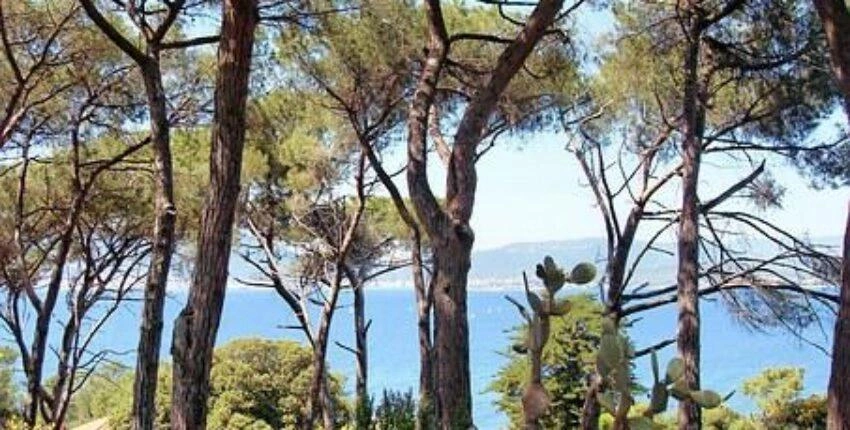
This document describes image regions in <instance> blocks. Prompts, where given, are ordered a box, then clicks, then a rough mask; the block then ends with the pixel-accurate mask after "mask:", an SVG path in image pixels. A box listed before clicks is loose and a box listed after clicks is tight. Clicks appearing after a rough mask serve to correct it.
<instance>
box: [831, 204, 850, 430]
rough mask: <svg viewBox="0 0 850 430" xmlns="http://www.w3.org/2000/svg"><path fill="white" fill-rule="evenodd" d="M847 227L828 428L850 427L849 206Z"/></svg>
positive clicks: (833, 356) (833, 352) (842, 261)
mask: <svg viewBox="0 0 850 430" xmlns="http://www.w3.org/2000/svg"><path fill="white" fill-rule="evenodd" d="M847 215H848V217H847V224H846V226H845V229H844V252H843V255H842V260H841V296H840V301H841V303H840V305H839V309H838V317H837V318H836V320H835V333H834V336H833V345H832V368H831V373H830V376H829V389H828V392H827V420H826V424H827V428H828V429H829V430H848V429H850V207H848V213H847Z"/></svg>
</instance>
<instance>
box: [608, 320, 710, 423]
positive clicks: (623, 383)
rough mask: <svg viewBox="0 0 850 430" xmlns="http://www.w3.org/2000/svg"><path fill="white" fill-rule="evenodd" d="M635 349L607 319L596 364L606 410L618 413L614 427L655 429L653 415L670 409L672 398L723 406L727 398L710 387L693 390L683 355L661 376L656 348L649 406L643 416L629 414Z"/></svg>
mask: <svg viewBox="0 0 850 430" xmlns="http://www.w3.org/2000/svg"><path fill="white" fill-rule="evenodd" d="M633 356H634V351H633V350H632V347H631V345H630V344H629V342H628V339H627V338H626V337H625V336H624V335H622V334H621V333H620V332H619V330H618V329H617V327H616V325H615V323H614V322H613V321H612V320H606V321H605V322H604V323H603V325H602V338H601V340H600V343H599V351H598V352H597V356H596V367H597V371H598V372H599V375H600V376H601V377H602V380H603V387H605V389H604V390H603V391H601V392H600V393H599V394H598V396H597V400H598V402H599V404H600V405H601V406H602V408H603V409H604V410H606V411H607V412H609V413H611V414H612V415H613V416H614V421H615V423H614V428H617V429H620V428H629V429H653V428H655V424H654V423H653V420H652V418H653V417H654V416H655V415H657V414H660V413H663V412H664V411H666V410H667V405H668V403H669V400H670V398H671V397H672V398H674V399H676V400H679V401H681V400H693V401H694V402H695V403H697V404H698V405H700V406H701V407H703V408H706V409H711V408H715V407H717V406H720V404H721V403H723V398H721V397H720V395H719V394H717V393H716V392H714V391H710V390H690V389H689V388H688V385H687V383H686V382H685V363H684V361H682V359H681V358H674V359H672V360H670V362H668V363H667V368H666V369H665V373H664V377H663V378H662V377H661V374H660V371H659V367H658V357H657V356H656V354H655V351H653V352H652V356H651V359H652V376H653V383H652V390H651V395H650V401H649V407H648V408H647V409H646V410H645V411H644V412H643V414H642V415H641V416H637V417H635V416H632V417H629V410H630V409H631V407H632V406H633V405H634V398H633V397H632V393H631V388H632V373H631V364H630V362H631V359H632V358H633Z"/></svg>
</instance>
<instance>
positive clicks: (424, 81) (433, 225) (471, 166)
mask: <svg viewBox="0 0 850 430" xmlns="http://www.w3.org/2000/svg"><path fill="white" fill-rule="evenodd" d="M563 3H564V2H563V0H542V1H540V2H539V3H538V4H537V6H536V7H535V8H534V10H533V11H532V12H531V14H530V15H529V16H528V19H527V21H526V24H525V26H524V27H523V28H522V29H521V30H520V32H519V33H518V34H517V36H516V37H515V38H514V40H512V41H511V42H510V43H509V44H507V46H506V47H505V48H504V50H503V51H502V52H501V54H500V55H499V58H498V60H497V62H496V64H495V66H494V67H493V68H492V71H491V72H490V74H489V76H488V77H487V80H486V82H484V83H483V85H482V86H481V87H480V88H479V89H478V91H477V92H476V94H475V96H474V97H473V98H472V100H470V102H469V103H468V104H467V106H466V109H465V110H464V112H463V115H462V117H461V120H460V122H459V124H458V127H457V131H456V133H455V137H454V141H453V144H454V146H453V148H452V150H451V156H450V157H449V160H448V176H447V178H446V199H445V201H446V203H445V205H441V204H440V203H439V202H438V201H437V198H436V197H435V196H434V193H433V191H432V190H431V186H430V184H429V182H428V175H427V147H428V144H427V135H428V117H429V114H430V111H431V106H432V104H433V102H434V95H435V92H436V88H437V82H438V81H439V78H440V73H441V70H442V66H443V64H444V63H445V61H446V58H447V53H448V40H449V37H448V34H447V30H446V26H445V22H444V20H443V14H442V9H441V5H440V2H439V0H428V1H426V3H425V5H426V11H427V18H428V32H429V38H428V50H427V58H426V59H425V61H424V67H423V69H422V72H421V74H420V76H419V80H418V83H417V86H416V90H415V92H414V94H413V100H412V102H411V104H410V110H409V115H408V143H407V144H408V147H407V155H408V157H407V185H408V189H409V191H410V197H411V200H412V202H413V206H414V208H415V210H416V215H417V216H418V218H419V221H420V222H421V223H422V224H423V225H424V227H425V232H426V233H427V234H428V237H429V238H430V239H431V249H432V250H433V258H434V273H433V277H432V283H431V287H432V293H433V295H434V357H435V360H434V364H435V369H433V370H434V372H435V375H434V377H435V378H434V380H435V381H436V382H435V388H436V390H435V391H436V394H437V409H438V410H439V418H440V427H441V428H444V429H467V428H469V427H471V426H472V425H473V423H472V396H471V394H472V393H471V386H470V376H469V329H468V322H467V311H466V286H467V275H468V272H469V267H470V262H471V253H472V244H473V241H474V235H473V232H472V229H471V228H470V226H469V220H470V218H471V217H472V209H473V206H474V202H475V190H476V185H477V174H476V170H475V162H476V159H477V156H476V149H477V147H478V144H479V143H480V142H481V138H482V136H483V134H484V132H485V129H486V128H487V126H488V124H489V121H490V117H491V116H492V113H493V111H494V109H495V107H496V105H497V103H498V101H499V98H500V97H501V95H502V93H503V92H504V91H505V88H507V86H508V84H509V83H510V81H511V80H512V79H513V77H514V76H515V75H516V74H517V72H519V70H520V69H521V68H522V66H523V64H524V63H525V60H526V58H528V56H529V54H531V52H532V51H533V50H534V48H535V46H536V45H537V43H538V42H539V41H540V39H541V38H542V37H543V36H544V34H545V32H546V30H547V29H548V28H549V27H550V26H551V25H552V23H553V22H554V20H555V18H556V17H557V16H558V12H559V11H560V10H561V7H562V6H563Z"/></svg>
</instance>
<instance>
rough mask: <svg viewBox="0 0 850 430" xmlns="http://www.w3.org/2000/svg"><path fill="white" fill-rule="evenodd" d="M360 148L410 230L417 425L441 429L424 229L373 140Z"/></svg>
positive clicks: (425, 429)
mask: <svg viewBox="0 0 850 430" xmlns="http://www.w3.org/2000/svg"><path fill="white" fill-rule="evenodd" d="M360 147H361V149H362V151H363V153H364V154H365V155H366V158H367V159H368V160H369V164H370V165H371V166H372V168H373V169H374V170H375V174H376V175H377V176H378V179H379V180H380V181H381V184H383V185H384V187H385V188H386V189H387V192H388V193H389V194H390V197H391V198H392V201H393V204H394V205H395V207H396V211H397V212H398V214H399V216H400V217H401V219H402V220H403V221H404V223H405V224H406V225H407V227H408V229H409V230H410V247H411V248H410V262H411V270H412V275H413V289H414V292H415V293H416V325H417V328H418V333H419V407H418V408H417V411H416V428H417V429H418V430H431V429H436V428H437V420H436V417H437V405H436V396H435V393H434V376H435V375H434V370H433V367H434V364H433V361H434V348H433V346H432V344H433V342H432V339H433V336H432V333H431V310H432V308H433V303H434V296H433V288H431V287H429V286H426V284H425V273H424V270H423V265H424V262H423V260H422V232H421V229H420V226H419V224H417V223H416V219H415V218H414V217H413V214H412V213H411V212H410V210H409V209H408V208H407V204H406V203H405V202H404V198H402V196H401V193H400V192H399V190H398V187H397V186H396V185H395V182H393V180H392V177H390V175H389V174H387V172H386V170H384V167H383V165H382V164H381V161H380V160H379V159H378V156H377V155H376V154H375V150H374V148H373V147H372V145H371V143H370V142H369V141H368V140H366V139H364V138H362V137H361V139H360Z"/></svg>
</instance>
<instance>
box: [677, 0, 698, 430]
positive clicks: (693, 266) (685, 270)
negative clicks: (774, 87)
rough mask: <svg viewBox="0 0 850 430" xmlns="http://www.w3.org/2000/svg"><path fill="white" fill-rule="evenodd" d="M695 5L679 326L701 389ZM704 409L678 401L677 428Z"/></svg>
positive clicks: (687, 427)
mask: <svg viewBox="0 0 850 430" xmlns="http://www.w3.org/2000/svg"><path fill="white" fill-rule="evenodd" d="M695 10H696V6H694V5H691V9H690V10H689V12H688V18H687V19H688V22H687V24H686V25H687V32H688V33H687V35H686V38H687V40H686V43H687V48H686V52H685V63H684V69H683V71H684V75H685V76H684V94H683V99H682V117H683V126H682V134H683V135H684V138H683V141H682V208H681V215H680V218H679V237H678V256H679V266H678V273H677V276H676V279H677V281H678V294H677V302H678V308H679V329H678V337H677V346H678V350H679V355H680V356H681V357H682V359H683V360H684V362H685V381H686V382H687V384H688V386H689V387H690V389H698V388H699V385H700V381H699V364H700V363H699V360H700V358H699V355H700V354H699V353H700V339H699V336H700V327H699V322H700V318H699V289H698V288H699V201H698V194H697V184H698V181H699V166H700V153H701V152H702V148H701V146H702V141H701V138H700V137H701V136H702V118H701V117H702V115H703V114H702V107H701V104H700V100H701V98H700V83H699V73H698V71H699V63H700V61H699V60H700V37H701V33H702V22H701V18H700V15H699V14H698V12H695ZM700 419H701V410H700V408H699V406H698V405H697V404H696V403H694V402H692V401H687V400H686V401H681V402H679V429H681V430H696V429H699V428H700V422H701V421H700Z"/></svg>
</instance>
